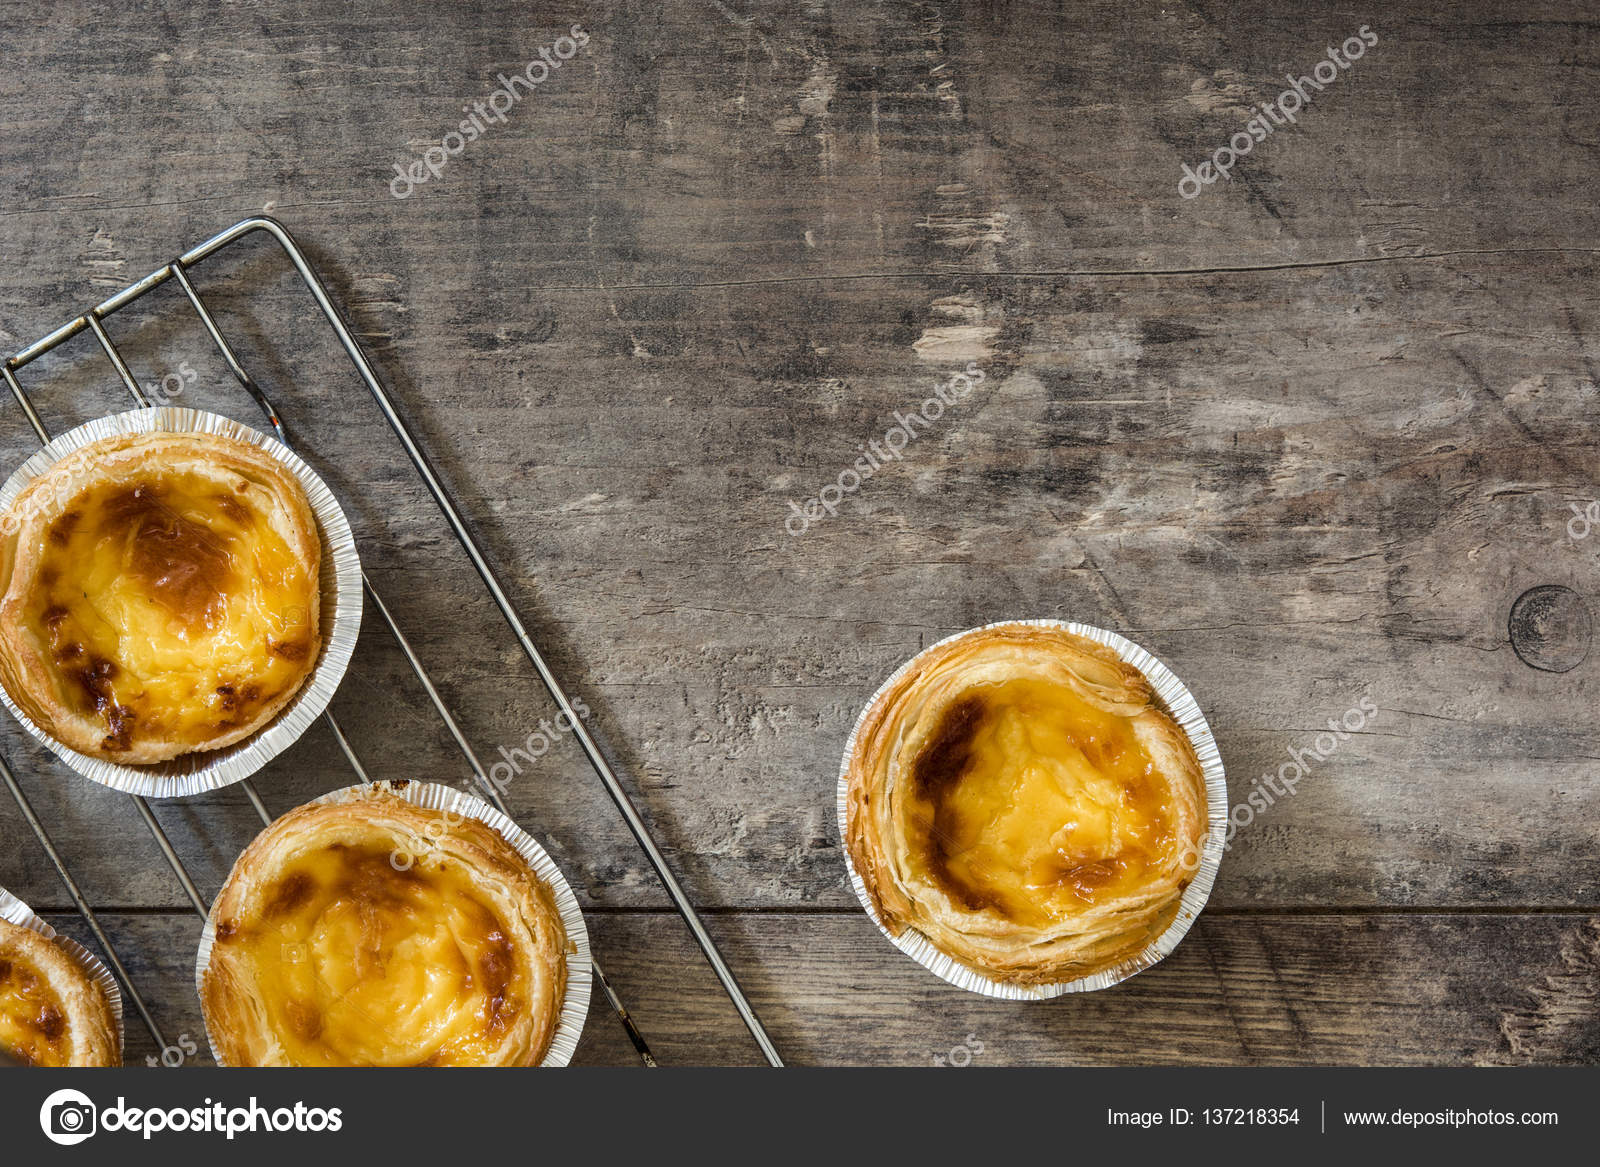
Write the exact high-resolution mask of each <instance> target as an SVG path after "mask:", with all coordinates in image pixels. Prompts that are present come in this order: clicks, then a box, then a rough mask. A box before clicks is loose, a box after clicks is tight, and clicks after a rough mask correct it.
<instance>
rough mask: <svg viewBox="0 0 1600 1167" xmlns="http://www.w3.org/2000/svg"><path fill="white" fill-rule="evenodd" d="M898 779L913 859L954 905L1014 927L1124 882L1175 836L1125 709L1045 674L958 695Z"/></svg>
mask: <svg viewBox="0 0 1600 1167" xmlns="http://www.w3.org/2000/svg"><path fill="white" fill-rule="evenodd" d="M910 777H911V782H910V795H911V800H910V807H909V811H910V816H911V822H912V823H913V824H914V825H915V826H916V827H917V828H918V829H917V831H916V832H915V833H916V835H917V836H918V840H919V841H918V848H917V850H916V851H914V853H913V856H912V859H913V862H914V863H915V864H916V865H917V866H920V867H921V868H922V869H923V870H924V871H925V872H926V873H927V874H928V875H929V876H931V877H932V878H933V879H935V880H936V881H937V882H938V883H939V884H940V886H942V887H943V888H944V889H945V890H946V891H947V892H948V893H949V894H950V896H951V897H952V898H954V899H955V900H957V901H958V902H960V903H962V904H963V905H965V906H966V907H967V908H969V909H971V910H974V911H977V910H982V909H992V910H994V911H997V912H999V913H1000V914H1002V915H1004V916H1006V917H1007V918H1009V919H1011V920H1014V921H1016V922H1017V923H1019V924H1023V925H1027V926H1036V927H1045V926H1048V925H1049V924H1051V923H1053V922H1056V921H1058V920H1061V919H1062V918H1064V917H1066V916H1069V915H1072V914H1074V913H1077V912H1081V911H1082V910H1083V908H1084V907H1085V906H1086V905H1093V904H1095V903H1096V902H1097V901H1098V900H1101V899H1105V900H1110V899H1114V898H1116V897H1117V896H1119V895H1122V894H1124V893H1126V892H1129V891H1132V890H1137V888H1138V887H1139V886H1140V885H1141V883H1142V881H1143V878H1144V876H1145V874H1146V872H1147V871H1148V870H1150V869H1151V868H1153V867H1157V866H1160V865H1161V864H1163V863H1165V862H1167V861H1170V859H1171V857H1172V854H1173V852H1174V850H1175V849H1176V848H1177V846H1178V845H1179V844H1178V841H1177V837H1176V830H1175V824H1174V821H1173V814H1172V808H1171V806H1170V805H1169V803H1168V797H1169V795H1168V793H1167V786H1166V783H1165V782H1164V781H1163V780H1162V779H1161V777H1160V775H1159V774H1158V773H1157V772H1156V769H1155V763H1154V762H1153V761H1152V759H1151V758H1150V755H1149V754H1148V753H1147V752H1146V751H1145V749H1144V748H1143V747H1142V746H1141V745H1140V744H1139V742H1138V740H1137V738H1136V736H1135V734H1134V732H1133V726H1132V723H1131V722H1130V720H1129V719H1128V718H1126V717H1121V716H1118V715H1116V714H1114V713H1107V712H1105V711H1104V710H1101V709H1099V708H1096V707H1095V706H1093V705H1090V704H1089V703H1088V702H1086V701H1084V700H1083V699H1082V698H1081V697H1079V696H1078V695H1077V694H1076V693H1075V692H1073V691H1072V690H1071V689H1070V688H1068V687H1067V686H1065V685H1062V684H1057V683H1054V682H1051V681H1044V680H1038V679H1033V678H1027V677H1023V678H1015V679H1012V680H1007V681H1003V682H1000V683H998V684H993V685H983V686H979V687H976V688H974V689H972V690H970V691H969V692H967V693H965V694H963V695H962V697H961V698H960V699H958V700H957V701H955V702H954V703H953V704H952V705H951V706H950V707H949V708H948V709H946V710H945V711H944V714H943V717H942V720H941V721H940V723H939V725H938V728H937V729H936V731H935V732H934V733H933V735H932V736H931V737H930V738H929V739H928V740H927V742H926V744H925V745H924V746H923V747H922V749H921V750H920V751H919V752H918V753H917V755H916V757H915V758H914V759H913V760H912V763H911V771H910Z"/></svg>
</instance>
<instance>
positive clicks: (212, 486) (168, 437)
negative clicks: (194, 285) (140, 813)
mask: <svg viewBox="0 0 1600 1167" xmlns="http://www.w3.org/2000/svg"><path fill="white" fill-rule="evenodd" d="M321 555H322V552H321V542H320V539H319V537H318V532H317V525H316V518H315V516H314V514H313V513H312V510H311V506H310V503H309V501H308V500H307V498H306V495H305V491H304V490H303V489H302V488H301V486H300V483H299V482H298V481H297V480H296V479H295V477H294V475H293V474H292V473H291V472H290V471H289V469H288V468H287V467H286V466H285V465H284V464H283V463H282V462H280V461H278V460H277V459H276V458H273V457H272V456H271V455H270V454H268V453H266V452H265V451H263V450H261V449H259V448H258V447H256V446H253V445H250V444H248V443H245V442H240V441H235V440H234V439H232V438H224V437H220V436H217V435H214V434H200V433H146V434H126V435H118V436H116V437H111V438H106V439H104V440H102V441H98V442H94V443H91V444H90V445H88V446H85V447H83V448H82V449H80V450H77V451H74V452H73V453H72V454H69V455H68V456H67V457H65V458H63V459H62V460H61V461H59V462H57V463H56V464H55V465H54V466H52V467H50V468H49V469H48V470H47V471H46V472H45V473H43V474H41V475H40V476H39V477H38V478H36V479H34V480H33V481H32V482H31V483H29V484H28V486H27V487H25V488H24V489H23V490H22V492H21V493H20V494H19V495H18V496H17V498H16V499H15V501H14V502H13V503H12V505H11V507H10V508H9V509H8V511H7V512H6V515H5V517H4V521H3V522H0V597H3V598H0V683H3V684H4V686H5V689H6V692H7V693H8V694H9V695H10V696H11V699H12V700H13V701H14V702H15V703H16V704H17V705H18V707H20V708H21V709H22V710H23V711H24V712H25V713H26V714H27V715H28V716H29V717H30V718H31V719H32V720H33V721H34V723H35V724H37V725H38V726H39V727H40V728H41V729H43V730H44V731H45V732H46V733H48V734H50V735H51V736H52V737H54V738H55V739H56V740H57V741H59V742H61V743H62V744H64V745H66V746H69V747H71V748H72V749H74V750H77V751H78V752H79V753H82V754H86V755H89V756H90V757H96V758H103V759H106V760H108V761H113V762H120V763H124V764H128V765H143V764H149V763H155V762H161V761H166V760H168V759H171V758H175V757H178V756H179V755H182V754H187V753H194V752H198V751H203V750H214V749H220V748H222V747H224V746H229V745H232V744H234V743H235V742H239V741H242V740H244V739H245V738H248V737H250V736H251V735H252V734H255V733H257V732H259V731H260V730H261V729H263V728H264V727H265V726H266V725H268V724H269V723H270V722H271V721H272V720H273V718H275V717H276V716H277V715H278V713H279V712H280V711H281V710H282V709H283V708H284V706H286V705H287V704H288V703H289V702H290V701H291V700H292V699H293V698H294V696H295V694H296V693H297V692H299V690H300V688H301V687H302V686H303V685H304V683H305V681H306V678H307V677H309V676H310V675H311V672H312V670H313V668H314V667H315V665H316V663H317V659H318V656H319V654H320V652H321V648H322V635H321V630H320V627H319V615H320V612H319V609H320V592H319V586H318V581H319V574H320V570H321Z"/></svg>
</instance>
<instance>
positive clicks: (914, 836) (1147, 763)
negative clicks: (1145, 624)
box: [845, 624, 1206, 985]
mask: <svg viewBox="0 0 1600 1167" xmlns="http://www.w3.org/2000/svg"><path fill="white" fill-rule="evenodd" d="M1011 692H1020V693H1021V694H1022V696H1020V697H1018V698H1017V699H1016V701H1015V702H1014V703H1013V704H1014V706H1015V707H1014V708H1008V709H1005V710H1001V711H1000V712H998V713H997V712H996V711H995V710H996V707H997V706H998V705H999V704H1001V703H1002V702H1003V696H1004V695H1005V694H1008V693H1011ZM1041 694H1043V695H1045V696H1046V697H1047V696H1048V695H1049V694H1059V695H1060V696H1059V704H1060V705H1061V706H1062V707H1064V708H1067V709H1069V710H1071V709H1075V710H1078V711H1080V713H1081V714H1082V716H1083V717H1084V718H1085V720H1086V725H1088V726H1089V728H1088V729H1078V728H1075V727H1073V726H1072V725H1071V724H1070V722H1071V714H1070V713H1067V714H1061V713H1059V711H1058V713H1057V715H1056V720H1057V722H1058V723H1060V724H1055V725H1047V724H1044V723H1043V722H1038V721H1035V722H1030V719H1036V718H1039V717H1041V716H1043V715H1040V714H1038V713H1037V709H1036V705H1037V701H1038V700H1039V699H1040V697H1039V695H1041ZM1030 702H1033V703H1034V704H1032V705H1030ZM1002 722H1003V724H1002ZM1051 734H1054V735H1056V736H1054V737H1051V736H1050V735H1051ZM1030 735H1031V736H1030ZM1062 735H1065V736H1062ZM1036 737H1043V738H1046V739H1047V740H1049V741H1052V742H1056V743H1060V742H1068V743H1071V744H1067V745H1059V744H1058V745H1057V746H1056V747H1055V748H1056V749H1058V750H1059V753H1060V757H1058V758H1054V759H1052V758H1048V757H1047V758H1045V759H1043V760H1042V761H1041V760H1039V759H1037V758H1034V757H1032V756H1031V755H1030V756H1029V757H1027V758H1026V759H1024V760H1023V761H1021V762H1018V761H1016V759H1014V758H1008V757H1007V753H1006V751H1007V750H1008V749H1010V748H1012V747H1014V746H1015V744H1016V743H1017V742H1019V741H1022V742H1032V741H1033V740H1034V738H1036ZM1008 743H1009V744H1008ZM979 753H982V754H984V756H985V757H986V758H987V759H988V764H989V765H990V767H991V769H996V768H1003V767H1006V766H1011V767H1012V770H1011V771H1006V773H1007V774H1008V775H1009V777H1007V778H1005V779H1004V781H1005V782H1010V783H1011V785H1010V786H1006V785H1000V786H999V789H1000V790H1001V793H1000V794H998V795H993V794H991V795H990V796H989V797H991V801H993V802H994V804H993V806H991V805H989V804H984V805H983V806H981V807H980V811H981V813H976V814H972V815H968V816H967V820H966V821H962V820H961V819H960V817H959V815H951V814H950V813H947V810H948V807H949V805H951V804H952V800H955V805H957V806H958V809H959V800H960V799H961V798H962V797H965V796H966V795H965V794H964V793H963V790H962V784H963V783H964V782H965V783H971V782H974V781H977V779H974V778H973V777H972V773H973V771H974V766H975V765H976V763H974V761H973V758H974V757H975V756H976V755H977V754H979ZM1057 763H1059V764H1060V768H1058V769H1056V770H1055V771H1054V772H1055V773H1058V774H1064V775H1067V777H1065V778H1056V779H1041V778H1039V775H1040V774H1041V773H1042V772H1045V771H1048V770H1050V768H1051V767H1053V766H1055V765H1056V764H1057ZM1018 767H1023V768H1021V769H1019V768H1018ZM1029 767H1031V768H1029ZM1041 768H1043V769H1041ZM996 772H998V770H997V771H996ZM1079 775H1082V776H1086V779H1085V781H1084V782H1078V781H1077V778H1076V776H1079ZM1023 781H1028V782H1033V783H1035V784H1036V786H1037V787H1038V788H1039V789H1042V790H1043V791H1044V793H1043V794H1042V795H1040V801H1038V802H1037V803H1034V804H1029V805H1030V807H1032V806H1038V807H1044V808H1046V809H1047V810H1054V809H1056V808H1058V807H1070V808H1072V809H1071V812H1070V813H1066V812H1063V816H1062V817H1063V818H1064V819H1065V820H1066V821H1062V822H1055V821H1051V822H1048V823H1032V824H1030V823H1029V822H1028V821H1027V820H1026V815H1027V813H1028V809H1024V811H1023V812H1021V813H1020V815H1019V814H1018V813H1016V812H1014V808H1013V807H1012V806H1011V805H1009V804H1007V803H1006V802H1005V801H1004V800H1005V798H1007V797H1009V793H1008V792H1009V791H1011V790H1013V789H1014V788H1015V786H1016V784H1017V783H1020V782H1023ZM1041 783H1042V784H1043V785H1042V786H1040V785H1038V784H1041ZM1052 783H1053V784H1052ZM1075 783H1076V787H1074V784H1075ZM1068 788H1070V789H1068ZM1108 792H1109V793H1108ZM1063 799H1064V800H1066V801H1059V800H1063ZM994 800H999V801H994ZM1051 800H1057V801H1051ZM1073 800H1076V801H1073ZM996 808H998V809H996ZM985 816H987V817H985ZM1003 816H1009V817H1004V821H1003V822H1000V821H999V820H1000V819H1001V818H1002V817H1003ZM1080 820H1083V821H1080ZM1101 820H1104V822H1106V823H1111V824H1112V825H1111V826H1107V827H1104V829H1103V832H1102V834H1101V835H1098V836H1094V835H1093V833H1092V832H1090V835H1091V841H1090V842H1089V843H1087V844H1081V845H1079V844H1075V843H1074V840H1075V839H1081V838H1082V837H1084V836H1085V831H1084V829H1083V827H1084V821H1093V822H1100V821H1101ZM952 822H954V823H957V826H955V827H952V826H951V823H952ZM1205 823H1206V790H1205V782H1204V775H1203V772H1202V770H1201V767H1200V763H1199V759H1198V758H1197V757H1196V756H1195V752H1194V749H1193V747H1192V746H1191V744H1190V742H1189V740H1188V738H1187V736H1186V735H1185V734H1184V733H1183V731H1182V730H1181V729H1180V728H1179V726H1178V725H1177V724H1176V723H1175V722H1174V721H1173V719H1172V718H1171V717H1170V716H1169V715H1168V714H1167V713H1166V712H1165V711H1164V710H1163V709H1162V708H1160V707H1159V705H1158V701H1157V698H1156V696H1155V693H1154V691H1153V689H1152V688H1151V686H1150V683H1149V681H1148V680H1147V679H1146V678H1145V677H1144V675H1143V674H1142V673H1140V672H1139V670H1138V669H1136V668H1134V667H1133V666H1132V665H1130V664H1127V663H1126V662H1124V661H1123V660H1121V659H1120V658H1119V657H1118V656H1117V655H1116V654H1115V653H1114V652H1113V651H1112V650H1111V649H1109V648H1107V647H1105V646H1103V645H1101V644H1098V643H1096V642H1094V641H1092V640H1089V639H1086V638H1084V637H1081V636H1077V635H1074V634H1072V633H1070V632H1067V631H1066V630H1064V629H1059V628H1054V627H1050V626H1041V625H1029V624H1005V625H998V626H994V627H990V628H985V629H978V630H976V631H974V632H972V633H969V634H967V635H964V636H960V637H957V638H954V639H952V640H950V641H948V642H946V643H944V644H942V645H939V646H936V647H935V648H934V649H931V650H929V651H928V652H926V653H925V654H924V655H923V656H922V657H919V658H918V659H917V660H916V661H915V662H913V664H912V665H911V666H910V667H909V668H907V669H906V670H905V671H904V672H903V673H902V674H901V675H900V676H899V677H898V678H897V679H895V680H894V681H893V682H892V683H891V684H889V685H888V686H886V687H885V689H884V690H883V691H882V692H881V693H880V694H879V695H878V697H877V699H876V700H875V701H874V703H873V704H872V706H871V707H870V708H869V709H868V710H867V712H866V713H865V714H864V715H863V717H862V720H861V723H860V727H859V729H858V732H857V736H856V741H855V746H854V749H853V751H852V753H851V756H850V758H849V759H848V761H847V771H846V832H845V835H846V838H845V842H846V846H847V848H848V850H849V854H850V859H851V862H852V863H853V864H854V866H855V869H856V871H857V873H858V874H859V875H860V877H861V879H862V882H863V883H864V884H865V887H866V891H867V895H868V896H869V898H870V900H871V902H872V904H873V906H874V908H875V909H876V911H877V914H878V918H879V919H880V920H881V921H882V922H883V924H884V926H885V927H887V928H888V929H889V931H890V932H891V933H892V934H894V935H896V936H898V935H900V934H901V933H902V932H903V931H904V930H906V929H915V930H917V931H919V932H921V933H922V934H923V935H924V936H926V937H927V938H928V940H929V941H931V942H932V943H933V945H934V946H935V947H936V948H938V949H939V950H941V951H942V952H944V953H946V954H948V955H950V956H952V957H954V958H955V959H956V960H958V961H960V962H961V963H962V964H964V965H966V966H968V967H969V968H972V969H974V970H976V971H977V972H979V973H980V974H982V975H984V976H986V977H988V978H990V979H992V980H996V981H1000V982H1007V983H1013V984H1019V985H1036V984H1051V983H1061V982H1066V981H1071V980H1075V979H1078V978H1080V977H1084V976H1088V975H1091V974H1093V973H1096V972H1099V971H1102V970H1104V969H1106V968H1109V967H1111V966H1113V965H1116V964H1118V963H1120V962H1122V961H1124V960H1126V959H1128V958H1130V957H1132V956H1134V955H1136V954H1137V953H1138V952H1140V951H1141V950H1142V949H1143V948H1145V946H1146V945H1148V944H1149V943H1150V942H1151V941H1153V940H1154V939H1155V938H1156V937H1157V936H1159V935H1160V934H1161V933H1162V932H1163V931H1165V930H1166V928H1167V927H1168V925H1169V924H1170V923H1171V922H1172V920H1173V919H1174V918H1175V916H1176V913H1177V909H1178V905H1179V901H1180V898H1181V896H1182V893H1183V890H1184V888H1185V887H1186V886H1187V885H1188V883H1189V881H1190V879H1191V877H1192V875H1193V873H1194V868H1195V866H1196V859H1197V857H1198V855H1199V853H1200V847H1201V840H1202V836H1203V833H1204V831H1205ZM997 824H998V825H997ZM1004 832H1010V835H1008V836H1007V837H1006V838H1003V839H998V840H997V838H996V836H997V835H999V834H1002V833H1004ZM1030 832H1031V833H1030ZM1018 837H1022V838H1024V840H1026V839H1029V838H1036V839H1041V840H1044V842H1043V843H1042V844H1041V845H1039V846H1037V847H1035V848H1034V852H1033V853H1032V854H1030V862H1032V863H1033V866H1032V867H1030V868H1029V869H1028V870H1027V871H1025V872H1011V871H1005V870H1000V871H996V869H995V867H994V866H993V865H994V864H995V863H997V862H998V861H997V860H996V859H995V858H994V856H995V855H1001V856H1005V855H1007V854H1009V853H1008V852H1005V851H1004V850H1003V848H1004V847H1005V846H1012V845H1014V844H1015V840H1016V838H1018ZM1058 846H1059V848H1060V856H1058V854H1057V853H1056V852H1055V851H1054V850H1052V848H1056V847H1058ZM1075 846H1076V847H1078V850H1077V851H1074V847H1075ZM1040 852H1042V853H1043V855H1044V860H1043V867H1044V868H1045V869H1046V872H1047V876H1046V877H1041V876H1040V875H1039V874H1038V872H1039V870H1040V869H1041V862H1040V861H1039V860H1038V859H1037V855H1038V853H1040ZM974 856H976V857H977V858H976V859H975V858H974ZM980 860H981V862H980ZM985 864H989V865H990V866H987V867H986V866H984V865H985ZM1052 865H1054V866H1052ZM991 883H992V884H993V887H991ZM994 887H1004V888H1005V889H1006V894H1000V893H998V892H996V891H994V890H993V888H994Z"/></svg>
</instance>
